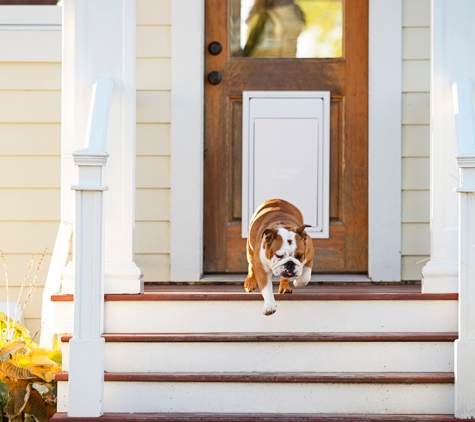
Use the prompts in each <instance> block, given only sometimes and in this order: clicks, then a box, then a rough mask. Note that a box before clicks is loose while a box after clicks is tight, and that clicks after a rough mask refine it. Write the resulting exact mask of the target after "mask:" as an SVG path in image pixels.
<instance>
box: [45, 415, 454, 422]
mask: <svg viewBox="0 0 475 422" xmlns="http://www.w3.org/2000/svg"><path fill="white" fill-rule="evenodd" d="M51 420H52V421H53V422H66V421H71V422H103V421H106V422H120V421H139V422H140V421H144V422H159V421H173V422H188V421H195V422H225V421H226V422H255V421H258V422H274V421H278V422H337V421H341V422H378V421H388V422H389V421H390V422H452V421H455V420H456V419H455V417H454V416H453V415H375V414H308V413H287V414H278V413H252V414H249V413H247V414H246V413H241V414H237V413H228V414H226V413H224V414H223V413H219V414H218V413H105V414H104V415H103V416H101V417H98V418H68V416H67V414H66V413H56V415H54V416H53V418H52V419H51Z"/></svg>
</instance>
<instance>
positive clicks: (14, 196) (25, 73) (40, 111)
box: [0, 6, 61, 334]
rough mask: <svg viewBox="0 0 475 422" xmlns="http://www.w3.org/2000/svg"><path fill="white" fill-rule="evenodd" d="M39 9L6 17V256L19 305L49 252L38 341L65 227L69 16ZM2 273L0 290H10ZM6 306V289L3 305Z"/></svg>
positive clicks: (2, 58) (30, 317) (1, 140)
mask: <svg viewBox="0 0 475 422" xmlns="http://www.w3.org/2000/svg"><path fill="white" fill-rule="evenodd" d="M31 7H32V9H29V10H28V11H29V12H30V13H27V14H26V15H24V16H22V17H19V15H18V14H17V13H16V11H17V10H18V8H15V7H12V6H2V9H1V11H0V45H2V48H1V49H0V250H1V251H3V253H4V255H5V260H6V263H7V266H8V280H9V286H10V288H9V293H10V302H16V301H17V299H18V296H19V293H20V290H21V285H22V284H23V279H24V274H25V271H26V268H27V266H28V263H29V261H30V258H31V256H32V253H33V252H36V253H37V256H36V259H35V263H34V265H33V269H32V271H31V273H30V280H31V279H32V278H33V277H34V274H35V272H36V266H37V263H38V260H39V259H38V258H39V255H41V252H42V251H43V249H44V248H45V247H47V248H48V250H47V253H46V256H45V261H44V263H43V265H42V268H41V270H40V271H39V273H38V280H37V282H36V285H37V286H38V287H37V288H36V291H35V292H34V294H33V296H32V297H31V299H30V300H29V301H28V303H27V305H26V308H25V311H24V314H23V317H24V320H25V324H26V326H27V327H28V329H29V330H30V331H31V332H32V334H33V333H35V332H36V331H37V330H38V328H39V325H40V314H41V300H42V293H43V286H44V283H45V280H46V274H47V271H48V267H49V261H50V259H51V252H52V251H53V247H54V242H55V237H56V231H57V229H58V224H59V220H60V164H61V163H60V142H61V136H60V132H61V127H60V121H61V63H60V60H61V13H60V10H59V9H57V10H52V9H51V8H48V9H41V8H40V9H37V7H35V6H31ZM50 12H53V13H50ZM20 21H21V22H20ZM38 24H41V25H42V26H41V27H38ZM1 267H3V266H2V265H1V264H0V286H5V284H6V282H5V277H4V271H2V268H1ZM27 284H29V281H27ZM27 290H28V289H27V288H25V289H24V290H23V294H22V295H21V298H20V302H21V303H24V302H25V300H26V296H27V293H28V292H27ZM6 300H7V292H6V289H4V288H1V289H0V301H6Z"/></svg>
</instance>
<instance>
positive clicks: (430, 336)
mask: <svg viewBox="0 0 475 422" xmlns="http://www.w3.org/2000/svg"><path fill="white" fill-rule="evenodd" d="M102 337H104V338H105V340H106V342H115V343H194V342H199V343H214V342H219V343H225V342H228V343H229V342H231V343H250V342H376V341H378V342H381V341H384V342H401V341H411V342H416V341H417V342H440V341H455V340H457V338H458V333H456V332H440V333H436V332H434V333H427V332H420V333H419V332H414V333H138V334H136V333H114V334H104V335H103V336H102ZM71 338H72V335H71V334H67V335H64V336H62V337H61V341H62V342H68V341H69V340H71Z"/></svg>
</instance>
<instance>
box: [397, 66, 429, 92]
mask: <svg viewBox="0 0 475 422" xmlns="http://www.w3.org/2000/svg"><path fill="white" fill-rule="evenodd" d="M402 71H403V72H402V90H403V92H429V90H430V60H404V61H403V62H402Z"/></svg>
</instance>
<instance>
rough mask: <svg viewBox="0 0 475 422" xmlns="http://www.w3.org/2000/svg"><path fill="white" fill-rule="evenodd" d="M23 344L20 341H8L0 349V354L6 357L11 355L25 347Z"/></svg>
mask: <svg viewBox="0 0 475 422" xmlns="http://www.w3.org/2000/svg"><path fill="white" fill-rule="evenodd" d="M25 346H26V345H25V343H23V342H22V341H12V342H9V343H7V344H6V345H5V346H3V347H2V349H0V356H1V357H2V358H4V357H8V356H9V355H11V356H13V355H14V354H15V353H16V352H18V351H20V350H22V349H25Z"/></svg>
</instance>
